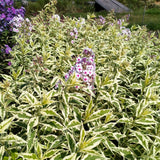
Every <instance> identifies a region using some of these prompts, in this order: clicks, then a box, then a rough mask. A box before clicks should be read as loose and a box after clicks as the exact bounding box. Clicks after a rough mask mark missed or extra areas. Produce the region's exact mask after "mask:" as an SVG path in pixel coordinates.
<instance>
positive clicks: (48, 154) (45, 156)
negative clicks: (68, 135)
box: [42, 149, 60, 160]
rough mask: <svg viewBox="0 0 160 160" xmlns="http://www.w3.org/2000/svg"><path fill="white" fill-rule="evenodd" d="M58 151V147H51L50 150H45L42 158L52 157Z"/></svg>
mask: <svg viewBox="0 0 160 160" xmlns="http://www.w3.org/2000/svg"><path fill="white" fill-rule="evenodd" d="M59 151H60V150H59V149H52V150H49V151H46V152H45V153H44V155H43V158H42V159H44V160H45V159H47V158H52V157H53V156H55V155H57V153H58V152H59Z"/></svg>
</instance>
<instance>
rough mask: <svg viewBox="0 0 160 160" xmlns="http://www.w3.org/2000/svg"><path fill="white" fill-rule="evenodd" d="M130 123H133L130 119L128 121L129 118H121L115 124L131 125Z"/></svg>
mask: <svg viewBox="0 0 160 160" xmlns="http://www.w3.org/2000/svg"><path fill="white" fill-rule="evenodd" d="M132 122H133V119H132V118H130V119H129V118H125V117H123V118H121V119H119V120H118V121H117V123H132Z"/></svg>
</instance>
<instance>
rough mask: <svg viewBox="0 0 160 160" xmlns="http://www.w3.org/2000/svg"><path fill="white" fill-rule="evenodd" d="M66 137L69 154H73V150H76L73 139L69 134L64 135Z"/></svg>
mask: <svg viewBox="0 0 160 160" xmlns="http://www.w3.org/2000/svg"><path fill="white" fill-rule="evenodd" d="M66 137H67V143H68V147H69V150H70V152H71V153H73V152H75V149H76V145H75V144H76V141H75V139H74V137H73V135H71V134H70V133H67V134H66Z"/></svg>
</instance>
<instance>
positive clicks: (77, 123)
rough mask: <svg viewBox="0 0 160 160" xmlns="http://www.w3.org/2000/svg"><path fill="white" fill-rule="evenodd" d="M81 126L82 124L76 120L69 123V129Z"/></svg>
mask: <svg viewBox="0 0 160 160" xmlns="http://www.w3.org/2000/svg"><path fill="white" fill-rule="evenodd" d="M80 125H81V123H80V122H79V121H77V120H75V119H74V120H72V121H70V122H69V123H68V125H67V128H74V127H77V126H80Z"/></svg>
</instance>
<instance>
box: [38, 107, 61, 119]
mask: <svg viewBox="0 0 160 160" xmlns="http://www.w3.org/2000/svg"><path fill="white" fill-rule="evenodd" d="M40 113H41V114H42V115H44V116H48V117H49V116H55V117H59V118H61V117H60V115H59V114H57V112H56V111H55V110H53V109H52V108H46V109H41V111H40Z"/></svg>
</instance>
